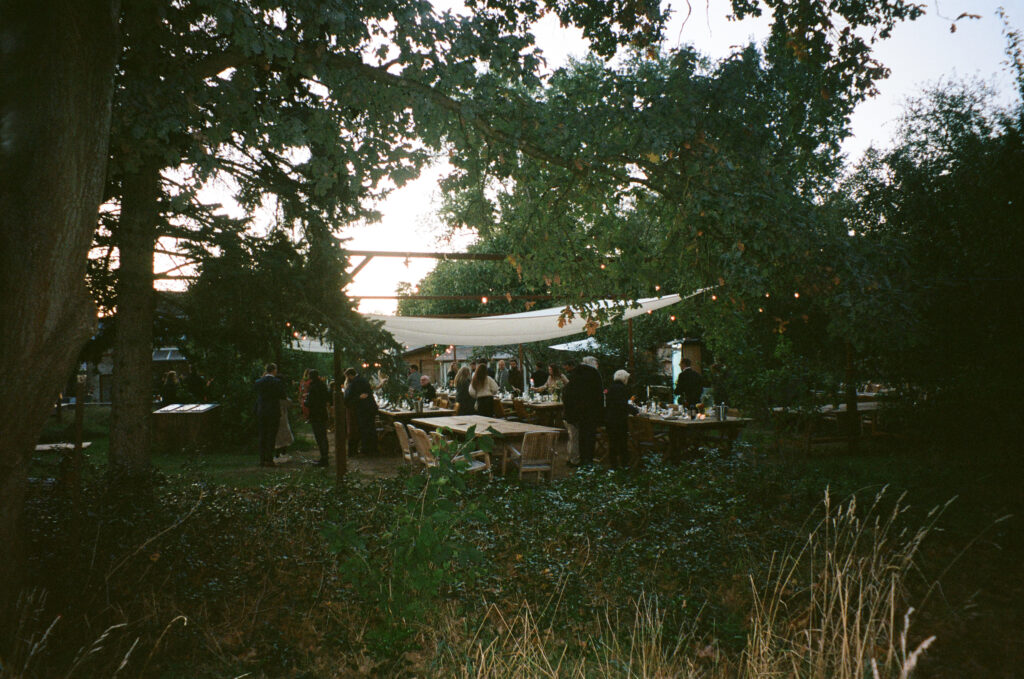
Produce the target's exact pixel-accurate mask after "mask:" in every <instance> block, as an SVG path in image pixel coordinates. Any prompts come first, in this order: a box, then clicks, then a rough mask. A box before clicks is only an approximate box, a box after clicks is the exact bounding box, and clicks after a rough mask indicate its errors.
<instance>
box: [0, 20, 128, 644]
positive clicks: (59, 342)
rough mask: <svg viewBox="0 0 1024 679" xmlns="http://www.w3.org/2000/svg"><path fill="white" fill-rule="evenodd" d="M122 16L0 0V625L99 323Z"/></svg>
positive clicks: (5, 615) (0, 627)
mask: <svg viewBox="0 0 1024 679" xmlns="http://www.w3.org/2000/svg"><path fill="white" fill-rule="evenodd" d="M117 11H118V2H116V1H112V0H0V36H2V38H0V318H2V319H3V321H2V322H0V374H3V376H4V377H3V380H0V413H2V417H3V425H2V429H0V623H2V622H3V621H5V620H9V617H8V614H9V613H10V611H11V609H10V604H11V602H12V600H13V597H14V595H15V593H16V592H17V589H18V587H19V584H20V582H21V581H22V577H21V575H22V573H21V568H20V563H21V559H20V557H21V548H20V545H21V537H22V536H21V515H22V510H23V504H24V499H25V492H26V488H27V480H28V465H29V461H30V460H31V455H32V449H33V446H34V445H35V442H36V440H37V438H38V436H39V432H40V430H41V429H42V426H43V424H44V422H45V421H46V417H47V415H48V414H49V413H50V411H51V409H52V407H53V401H54V397H55V396H56V395H57V393H58V392H59V391H60V389H61V387H62V386H63V385H64V383H65V381H66V380H67V378H68V376H69V374H70V373H71V371H72V369H73V367H74V364H75V359H76V358H77V356H78V353H79V351H80V350H81V348H82V345H83V344H84V342H85V341H86V340H87V339H88V338H89V335H90V333H91V332H92V329H93V327H94V323H95V315H96V311H95V307H94V305H93V303H92V301H91V300H90V298H89V295H88V293H87V290H86V287H85V268H86V258H87V255H88V252H89V245H90V243H91V241H92V235H93V231H94V230H95V228H96V217H97V209H98V206H99V203H100V200H101V198H102V195H103V194H102V191H103V183H104V180H105V176H106V160H107V145H108V142H109V138H110V111H111V98H112V95H113V74H114V65H115V63H116V61H117V56H118V40H117V37H118V31H117ZM2 631H3V628H2V624H0V633H2ZM0 636H2V634H0Z"/></svg>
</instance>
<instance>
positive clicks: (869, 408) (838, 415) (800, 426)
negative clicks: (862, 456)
mask: <svg viewBox="0 0 1024 679" xmlns="http://www.w3.org/2000/svg"><path fill="white" fill-rule="evenodd" d="M881 406H882V404H880V403H879V402H878V401H861V400H859V398H858V402H857V416H858V418H859V419H860V421H861V425H862V426H863V425H864V424H867V425H868V427H869V429H870V434H871V435H872V436H877V435H880V434H881V432H880V431H879V428H878V413H879V411H880V410H881ZM846 413H847V408H846V404H845V403H840V404H839V405H838V406H833V405H831V404H829V405H823V406H816V407H812V408H805V409H801V408H784V407H776V408H772V415H773V420H774V428H775V447H776V448H778V447H779V445H780V444H781V443H782V441H784V440H785V441H791V442H793V443H796V444H798V445H800V446H801V447H802V448H803V449H804V452H809V451H810V449H811V446H813V445H815V444H819V443H837V442H840V441H846V440H848V438H849V437H848V435H847V434H846V433H845V430H844V429H842V428H840V427H839V424H838V423H839V420H840V419H842V418H844V417H845V416H846ZM794 427H795V429H796V436H795V437H793V436H790V435H788V433H789V431H790V430H792V429H793V428H794Z"/></svg>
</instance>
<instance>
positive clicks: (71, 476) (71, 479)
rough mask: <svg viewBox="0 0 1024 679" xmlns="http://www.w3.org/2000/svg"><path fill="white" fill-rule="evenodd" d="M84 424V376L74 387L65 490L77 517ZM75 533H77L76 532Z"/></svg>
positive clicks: (80, 492) (80, 489)
mask: <svg viewBox="0 0 1024 679" xmlns="http://www.w3.org/2000/svg"><path fill="white" fill-rule="evenodd" d="M84 423H85V375H79V376H78V383H77V384H76V385H75V447H74V449H73V450H72V451H71V464H70V465H68V475H67V479H66V482H67V486H66V488H67V490H68V495H69V496H70V497H71V512H72V515H74V516H75V517H78V516H79V504H80V500H81V497H82V428H83V425H84ZM76 532H77V531H76Z"/></svg>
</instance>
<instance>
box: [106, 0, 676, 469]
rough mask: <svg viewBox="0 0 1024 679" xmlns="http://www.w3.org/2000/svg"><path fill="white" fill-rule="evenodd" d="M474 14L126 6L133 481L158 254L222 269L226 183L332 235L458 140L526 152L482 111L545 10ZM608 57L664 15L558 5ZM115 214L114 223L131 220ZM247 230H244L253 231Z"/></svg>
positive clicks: (124, 398) (421, 9)
mask: <svg viewBox="0 0 1024 679" xmlns="http://www.w3.org/2000/svg"><path fill="white" fill-rule="evenodd" d="M471 8H472V9H473V10H474V11H473V12H472V13H471V14H468V15H463V14H455V13H452V12H443V13H436V12H435V11H434V10H433V8H432V6H431V5H429V4H428V3H425V2H419V3H417V2H410V1H409V0H390V1H388V2H382V3H377V4H374V5H372V6H363V5H359V6H353V5H351V4H348V3H337V4H334V5H326V6H325V5H324V4H323V3H320V2H306V1H298V0H296V1H292V2H285V3H264V2H257V1H255V0H253V1H249V2H242V3H238V2H226V1H225V0H192V1H190V2H182V3H175V4H173V5H170V6H167V7H158V6H156V5H150V4H147V3H135V4H131V5H128V6H127V8H126V12H125V14H124V19H123V23H124V26H125V34H126V48H125V51H124V56H123V58H122V60H121V63H120V66H119V69H118V80H117V82H118V90H117V98H116V104H117V105H116V108H115V125H114V133H113V134H114V143H113V144H112V148H113V157H112V167H113V172H112V173H111V178H112V181H111V183H110V185H109V193H108V196H107V199H108V201H109V202H110V204H111V205H114V206H116V209H115V210H114V211H112V214H116V218H115V219H112V220H109V221H108V223H109V224H110V226H111V229H110V230H109V233H102V234H101V235H103V237H104V238H106V239H108V243H109V246H112V247H116V248H117V251H118V257H117V259H118V263H119V268H118V274H117V284H116V285H117V301H116V304H117V313H118V315H119V316H120V317H122V319H123V322H119V324H118V326H119V328H120V330H121V332H120V333H119V335H120V339H118V340H117V342H116V345H115V361H116V365H115V373H116V374H117V377H116V378H115V388H114V397H115V414H114V415H113V417H112V423H111V426H112V432H111V462H112V466H113V468H114V471H115V473H117V474H123V475H125V476H127V477H131V478H135V477H138V476H140V475H143V474H144V473H145V471H146V469H147V468H148V453H147V451H148V430H147V426H146V420H147V418H146V415H147V412H148V409H149V405H150V398H151V395H150V392H149V389H150V385H149V378H148V367H146V366H147V364H148V357H149V350H150V344H151V335H150V330H149V327H150V325H149V323H148V321H147V319H149V318H150V317H151V313H152V312H151V309H152V284H153V275H152V262H153V252H154V250H155V248H156V246H157V243H158V242H159V243H161V247H162V248H165V247H168V248H171V249H174V248H175V245H174V243H175V242H192V243H194V244H196V245H198V246H199V247H195V248H193V249H192V250H191V254H192V255H194V256H200V255H201V256H202V257H207V256H216V254H217V253H216V251H215V250H214V249H213V248H212V247H211V246H212V243H213V241H214V240H215V238H214V236H215V235H216V234H217V233H220V232H230V231H233V232H234V233H238V226H239V225H238V224H234V223H232V222H231V221H230V220H225V219H224V218H223V217H222V216H221V215H218V214H217V212H216V210H215V208H214V206H211V205H208V204H205V203H204V202H203V201H202V200H201V197H200V192H201V190H202V189H203V188H204V187H206V186H208V185H209V183H210V182H213V181H221V182H223V183H225V184H227V185H229V186H231V187H233V189H234V196H235V199H236V200H237V201H238V202H239V203H240V204H241V206H242V207H243V208H245V209H246V210H249V211H252V210H255V209H256V208H257V207H259V206H261V205H268V204H269V205H271V206H273V207H274V208H275V209H276V210H277V220H276V224H275V226H274V228H282V229H286V230H291V229H296V230H297V231H298V233H299V234H300V236H301V237H302V238H304V239H305V240H306V242H308V243H309V244H310V245H311V246H312V245H313V244H314V243H315V242H316V240H317V239H315V238H310V237H309V230H310V226H311V225H313V228H314V230H315V231H316V230H323V229H326V230H327V231H328V232H336V231H337V230H338V229H340V227H341V225H342V224H344V223H345V222H347V221H351V220H353V219H355V218H357V217H360V216H365V215H367V214H370V210H369V209H368V207H367V201H368V200H370V199H372V198H374V197H379V196H380V195H382V194H383V193H384V192H386V191H387V189H388V187H389V186H394V185H401V184H402V183H404V182H405V181H407V180H408V179H410V178H411V177H413V176H415V175H416V174H417V172H418V171H419V168H420V167H421V166H422V165H423V164H424V163H425V162H427V160H428V159H429V158H430V157H431V151H430V149H431V148H435V149H436V148H437V147H439V146H440V145H441V143H442V142H443V140H444V139H446V138H448V137H449V136H450V135H451V132H452V130H453V129H458V128H461V127H463V126H468V127H474V128H476V129H480V130H483V131H484V134H485V135H487V136H488V138H489V139H491V140H492V141H496V142H500V143H503V144H507V145H513V146H514V145H515V140H514V139H511V138H510V137H508V135H507V134H505V133H504V132H503V131H502V130H501V129H500V126H498V125H497V124H496V122H495V119H498V118H503V117H508V118H514V117H515V113H514V112H513V111H510V110H506V111H503V112H500V113H497V114H495V115H494V116H493V117H484V116H479V115H478V114H477V113H476V112H475V108H476V106H477V104H478V103H479V102H480V101H484V100H488V99H493V98H500V96H501V92H502V90H503V88H504V87H505V83H507V82H510V81H511V82H517V83H535V82H536V81H537V76H536V74H535V71H536V67H537V65H538V64H539V58H540V57H539V55H538V54H537V53H536V51H535V49H534V48H532V42H533V41H532V36H531V35H530V33H529V22H530V21H531V20H532V19H534V18H536V16H537V13H538V12H539V11H540V9H539V7H538V6H537V4H536V3H533V2H530V3H522V2H516V1H513V0H489V1H486V2H475V3H471ZM551 9H553V10H554V11H555V12H557V13H558V14H559V15H560V16H561V17H563V18H564V19H565V20H566V21H571V22H575V23H579V24H580V25H581V26H583V28H584V32H585V33H586V34H587V35H588V36H589V37H590V38H591V39H592V40H593V44H594V46H595V49H597V50H599V51H601V52H602V53H605V54H610V53H611V52H613V51H614V49H615V47H616V46H617V45H618V44H619V43H620V42H621V41H623V40H632V41H636V42H643V40H645V37H644V36H647V35H656V30H652V29H656V28H657V27H658V26H659V25H660V22H661V20H662V17H661V15H660V14H659V13H658V9H657V3H655V2H651V1H647V2H642V3H633V2H626V1H616V2H612V3H605V2H600V3H599V2H587V3H582V4H580V3H566V2H558V3H553V4H552V7H551ZM118 210H119V211H118ZM243 226H245V225H243ZM337 283H338V284H339V286H340V281H337Z"/></svg>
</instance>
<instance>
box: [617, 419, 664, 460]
mask: <svg viewBox="0 0 1024 679" xmlns="http://www.w3.org/2000/svg"><path fill="white" fill-rule="evenodd" d="M627 426H628V427H629V442H628V444H627V445H628V447H629V450H630V453H631V454H630V458H631V459H630V460H629V466H630V467H635V466H636V465H637V464H638V463H639V462H640V458H642V457H643V455H644V453H656V454H658V455H661V456H663V457H664V456H666V455H667V454H668V450H669V440H668V436H666V435H664V434H655V433H654V426H653V425H651V421H650V420H648V419H647V418H644V417H635V416H631V417H630V418H629V421H628V425H627Z"/></svg>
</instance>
